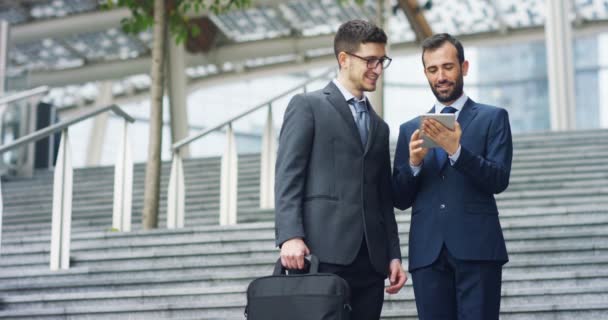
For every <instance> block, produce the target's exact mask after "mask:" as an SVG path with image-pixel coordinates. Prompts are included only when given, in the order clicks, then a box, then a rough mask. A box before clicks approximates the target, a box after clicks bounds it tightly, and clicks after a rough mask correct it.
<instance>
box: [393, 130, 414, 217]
mask: <svg viewBox="0 0 608 320" xmlns="http://www.w3.org/2000/svg"><path fill="white" fill-rule="evenodd" d="M409 145H410V137H409V135H408V134H407V131H406V126H405V125H401V128H400V130H399V138H398V140H397V149H396V150H395V161H394V163H393V183H392V184H393V199H394V200H393V202H394V205H395V207H397V208H399V209H401V210H405V209H407V208H409V207H411V206H412V204H413V203H414V199H415V198H416V193H417V192H418V187H419V184H420V182H419V177H420V174H419V175H418V176H414V174H413V173H412V168H411V167H410V147H409Z"/></svg>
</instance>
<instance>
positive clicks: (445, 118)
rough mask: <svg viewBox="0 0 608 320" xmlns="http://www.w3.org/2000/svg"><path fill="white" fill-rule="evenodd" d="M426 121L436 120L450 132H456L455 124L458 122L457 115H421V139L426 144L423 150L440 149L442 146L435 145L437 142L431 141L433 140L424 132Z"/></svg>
mask: <svg viewBox="0 0 608 320" xmlns="http://www.w3.org/2000/svg"><path fill="white" fill-rule="evenodd" d="M425 119H435V120H436V121H437V122H439V123H441V124H442V125H444V126H445V127H446V128H448V129H450V130H454V123H455V122H456V115H455V114H453V113H439V114H434V113H425V114H422V115H420V137H421V138H422V140H424V142H423V143H422V146H421V147H423V148H439V147H440V146H439V145H438V144H437V143H435V141H433V140H431V138H429V137H427V136H426V135H425V134H424V131H422V122H423V121H424V120H425Z"/></svg>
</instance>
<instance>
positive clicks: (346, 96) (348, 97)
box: [332, 79, 367, 105]
mask: <svg viewBox="0 0 608 320" xmlns="http://www.w3.org/2000/svg"><path fill="white" fill-rule="evenodd" d="M332 82H333V83H334V84H335V85H336V87H338V90H340V93H342V95H343V96H344V100H346V101H347V102H349V101H350V100H351V99H355V101H360V100H359V99H358V98H357V97H355V96H354V95H353V94H352V93H350V91H348V89H346V88H345V87H344V86H343V85H342V84H341V83H340V81H338V79H333V80H332ZM361 100H364V101H365V102H367V96H365V94H364V95H363V99H361ZM365 105H367V103H366V104H365Z"/></svg>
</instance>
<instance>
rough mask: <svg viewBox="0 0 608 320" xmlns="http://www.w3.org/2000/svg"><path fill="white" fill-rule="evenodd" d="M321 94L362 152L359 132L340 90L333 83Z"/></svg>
mask: <svg viewBox="0 0 608 320" xmlns="http://www.w3.org/2000/svg"><path fill="white" fill-rule="evenodd" d="M323 92H324V93H325V94H326V95H327V100H329V102H330V103H331V105H332V106H333V107H334V108H335V109H336V111H338V113H339V114H340V116H341V117H342V119H343V120H344V121H346V126H347V127H348V128H349V129H348V130H349V131H350V133H351V135H352V136H353V138H355V139H357V141H358V142H359V143H358V145H359V146H361V150H364V146H363V145H362V144H361V137H360V136H359V131H357V125H356V124H355V119H354V118H353V114H352V113H351V111H350V107H349V106H348V103H347V102H346V100H344V96H343V95H342V93H341V92H340V90H338V87H336V85H335V84H334V83H333V82H330V83H329V84H328V85H327V86H326V87H325V89H323ZM370 118H371V117H370ZM370 122H371V120H370ZM370 126H371V125H370ZM368 140H369V138H368Z"/></svg>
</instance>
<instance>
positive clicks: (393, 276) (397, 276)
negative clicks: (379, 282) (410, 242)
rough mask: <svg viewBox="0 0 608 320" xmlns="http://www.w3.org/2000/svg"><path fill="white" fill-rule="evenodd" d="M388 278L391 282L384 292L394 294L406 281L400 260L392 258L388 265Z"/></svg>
mask: <svg viewBox="0 0 608 320" xmlns="http://www.w3.org/2000/svg"><path fill="white" fill-rule="evenodd" d="M388 279H389V281H390V283H391V285H390V286H388V287H386V293H389V294H396V293H399V290H401V288H403V285H404V284H405V282H406V281H407V274H406V273H405V271H404V270H403V267H402V266H401V261H399V260H393V261H391V264H390V266H389V276H388Z"/></svg>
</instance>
